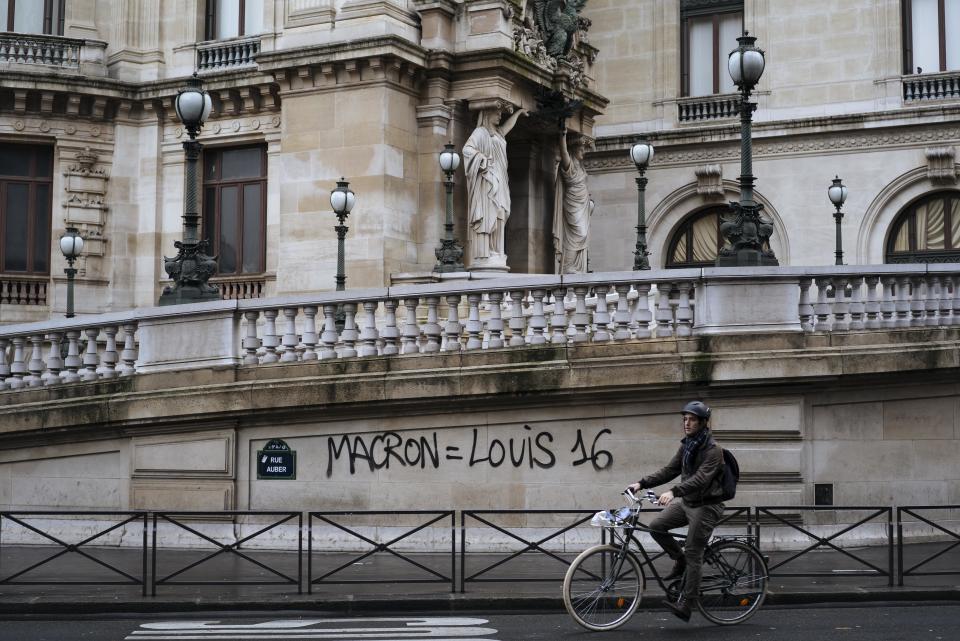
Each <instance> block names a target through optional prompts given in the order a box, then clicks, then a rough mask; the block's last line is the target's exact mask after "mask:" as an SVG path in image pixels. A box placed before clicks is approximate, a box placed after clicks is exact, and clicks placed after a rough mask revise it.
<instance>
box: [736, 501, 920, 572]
mask: <svg viewBox="0 0 960 641" xmlns="http://www.w3.org/2000/svg"><path fill="white" fill-rule="evenodd" d="M826 511H830V512H869V514H868V515H867V516H865V517H864V518H862V519H860V520H859V521H857V522H856V523H853V524H850V525H846V526H845V527H843V528H842V529H840V530H838V531H837V532H834V533H833V534H831V535H829V536H819V535H817V534H814V533H813V532H811V531H810V530H809V529H807V528H806V527H805V526H804V525H803V524H801V523H798V522H795V521H793V520H791V519H788V518H786V517H784V516H782V515H781V514H777V512H788V513H791V514H794V513H797V512H826ZM754 513H755V526H754V528H755V531H756V535H757V542H758V547H759V548H760V549H761V551H763V549H764V548H763V537H762V535H761V525H760V524H761V521H762V519H763V517H764V516H767V517H769V518H770V519H771V521H773V522H774V523H776V524H778V525H779V526H786V527H788V528H790V529H792V530H796V531H797V532H800V533H801V534H803V535H805V536H807V537H809V538H810V539H812V540H813V541H814V542H813V544H812V545H809V546H807V547H805V548H803V549H802V550H800V551H798V552H796V553H794V554H791V555H789V556H788V557H787V558H785V559H777V560H776V561H775V562H774V561H770V563H769V566H768V570H769V573H770V576H779V577H818V576H830V577H834V578H836V577H837V576H879V577H887V583H888V585H891V586H892V585H893V547H894V546H893V544H894V541H893V508H890V507H880V508H877V507H859V506H857V507H832V506H831V507H822V506H800V507H796V506H794V507H757V508H755V512H754ZM880 517H885V522H886V540H887V543H886V548H887V555H886V556H887V567H886V568H884V567H881V566H879V565H875V564H873V563H871V562H870V561H868V560H866V559H864V558H863V557H862V556H860V555H857V554H854V553H853V552H851V551H850V550H848V549H844V548H842V547H840V546H839V545H837V543H835V541H837V539H839V537H841V536H843V535H844V534H846V533H848V532H851V531H853V530H855V529H857V528H859V527H862V526H864V525H868V524H871V522H874V524H875V519H877V518H880ZM901 544H902V543H901ZM818 549H830V550H833V551H835V552H838V553H839V554H842V555H844V556H845V557H847V558H849V559H851V560H853V561H855V562H856V563H857V564H858V566H859V567H861V568H867V569H857V570H844V571H843V572H838V571H837V570H836V569H831V570H824V571H809V572H786V571H783V570H781V569H780V568H783V567H784V566H785V565H787V564H788V563H790V562H792V561H794V560H796V559H798V558H800V557H802V556H804V555H806V554H809V553H810V552H812V551H814V550H818ZM778 570H779V571H778Z"/></svg>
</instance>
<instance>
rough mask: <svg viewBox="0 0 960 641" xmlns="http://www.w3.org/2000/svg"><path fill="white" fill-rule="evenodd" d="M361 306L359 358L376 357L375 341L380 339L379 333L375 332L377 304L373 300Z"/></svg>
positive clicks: (366, 301) (364, 302)
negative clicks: (361, 323) (361, 322)
mask: <svg viewBox="0 0 960 641" xmlns="http://www.w3.org/2000/svg"><path fill="white" fill-rule="evenodd" d="M361 305H363V325H362V326H361V327H360V349H358V350H357V354H358V355H359V356H376V355H377V339H378V338H380V332H378V331H377V307H378V305H379V303H378V302H377V301H375V300H365V301H363V302H362V303H361Z"/></svg>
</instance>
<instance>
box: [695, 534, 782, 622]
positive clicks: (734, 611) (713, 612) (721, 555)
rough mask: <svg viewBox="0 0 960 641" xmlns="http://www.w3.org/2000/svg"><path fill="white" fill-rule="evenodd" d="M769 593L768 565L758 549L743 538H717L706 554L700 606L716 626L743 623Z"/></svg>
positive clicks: (701, 582) (701, 610)
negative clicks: (724, 539)
mask: <svg viewBox="0 0 960 641" xmlns="http://www.w3.org/2000/svg"><path fill="white" fill-rule="evenodd" d="M766 596H767V564H766V563H764V561H763V557H762V556H760V553H759V552H757V550H756V548H754V547H753V546H751V545H747V544H746V543H743V542H741V541H718V542H716V543H714V544H712V545H711V546H710V548H709V550H708V551H707V553H706V554H704V560H703V578H702V579H701V581H700V601H699V604H698V607H699V609H700V612H701V613H702V614H703V616H704V617H706V618H707V620H709V621H712V622H713V623H716V624H717V625H734V624H736V623H742V622H744V621H746V620H747V619H749V618H750V617H751V616H753V615H754V614H755V613H756V612H757V610H759V609H760V606H761V605H762V604H763V600H764V598H766Z"/></svg>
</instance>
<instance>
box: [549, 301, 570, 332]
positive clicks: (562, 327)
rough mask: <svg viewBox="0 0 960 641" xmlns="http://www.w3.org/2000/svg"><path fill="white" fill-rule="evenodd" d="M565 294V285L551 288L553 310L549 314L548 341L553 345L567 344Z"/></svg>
mask: <svg viewBox="0 0 960 641" xmlns="http://www.w3.org/2000/svg"><path fill="white" fill-rule="evenodd" d="M566 296H567V288H566V287H558V288H557V289H555V290H553V312H552V313H551V314H550V331H551V332H552V335H551V336H550V342H551V343H553V344H554V345H566V344H567V327H568V326H569V324H570V323H569V321H568V319H567V307H566V305H565V304H564V302H563V301H564V298H566Z"/></svg>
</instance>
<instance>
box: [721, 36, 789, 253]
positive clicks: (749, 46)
mask: <svg viewBox="0 0 960 641" xmlns="http://www.w3.org/2000/svg"><path fill="white" fill-rule="evenodd" d="M756 41H757V39H756V38H755V37H753V36H751V35H749V34H748V33H747V32H744V34H743V35H742V36H740V37H739V38H737V42H739V43H740V46H738V47H737V48H736V49H734V50H733V51H731V52H730V57H729V58H728V59H727V69H728V71H729V72H730V77H731V78H732V79H733V83H734V84H735V85H736V86H737V87H738V88H739V89H740V202H731V203H730V209H731V213H732V214H733V216H732V217H731V218H730V219H728V220H726V221H724V222H723V223H722V224H721V225H720V232H721V233H722V234H723V236H724V237H725V238H726V240H727V243H728V245H727V246H725V247H724V248H723V249H721V250H720V253H719V255H718V256H717V266H719V267H741V266H749V265H778V264H779V263H778V262H777V258H776V256H774V254H773V250H771V249H770V247H769V241H770V236H771V235H772V234H773V225H771V224H770V223H769V222H768V221H766V220H764V219H763V218H761V217H760V212H761V211H763V204H762V203H758V202H756V200H755V198H754V193H753V186H754V183H755V182H756V178H755V177H754V175H753V141H752V135H753V134H752V122H751V119H752V116H753V112H754V110H755V109H756V108H757V105H756V104H755V103H752V102H750V93H751V92H752V91H753V88H754V87H755V86H756V84H757V82H758V81H759V80H760V76H761V75H763V67H764V64H765V63H764V58H763V51H762V50H760V49H758V48H757V47H755V46H754V43H755V42H756Z"/></svg>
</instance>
